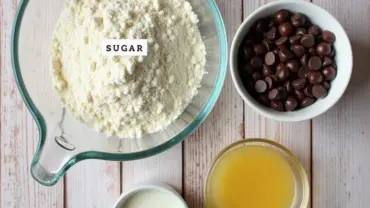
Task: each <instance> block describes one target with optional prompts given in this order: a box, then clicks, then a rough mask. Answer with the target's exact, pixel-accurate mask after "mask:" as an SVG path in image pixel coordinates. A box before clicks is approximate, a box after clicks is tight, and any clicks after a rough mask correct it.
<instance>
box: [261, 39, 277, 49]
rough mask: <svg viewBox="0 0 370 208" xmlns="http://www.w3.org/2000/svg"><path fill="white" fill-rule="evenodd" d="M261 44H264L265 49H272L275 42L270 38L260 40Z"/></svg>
mask: <svg viewBox="0 0 370 208" xmlns="http://www.w3.org/2000/svg"><path fill="white" fill-rule="evenodd" d="M262 44H263V45H264V46H265V48H266V49H267V51H272V50H273V49H274V48H275V43H274V42H273V41H271V40H267V39H265V40H263V41H262Z"/></svg>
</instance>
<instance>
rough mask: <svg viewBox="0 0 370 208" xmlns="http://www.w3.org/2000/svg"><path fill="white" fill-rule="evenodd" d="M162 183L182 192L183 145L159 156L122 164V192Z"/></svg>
mask: <svg viewBox="0 0 370 208" xmlns="http://www.w3.org/2000/svg"><path fill="white" fill-rule="evenodd" d="M145 182H162V183H166V184H168V185H170V186H172V187H173V188H175V189H176V190H177V191H178V192H179V193H181V192H182V144H179V145H177V146H175V147H173V148H172V149H170V150H167V151H165V152H163V153H161V154H159V155H156V156H153V157H150V158H145V159H141V160H136V161H127V162H122V191H123V192H125V191H128V190H130V189H131V188H133V187H134V186H135V185H137V184H142V183H145Z"/></svg>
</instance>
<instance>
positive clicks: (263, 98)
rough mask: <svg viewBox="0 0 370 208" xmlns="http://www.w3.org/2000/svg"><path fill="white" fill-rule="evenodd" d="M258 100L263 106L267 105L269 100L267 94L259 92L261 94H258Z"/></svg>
mask: <svg viewBox="0 0 370 208" xmlns="http://www.w3.org/2000/svg"><path fill="white" fill-rule="evenodd" d="M258 101H260V103H262V104H263V105H265V106H269V105H270V100H269V98H268V96H267V94H261V95H259V96H258Z"/></svg>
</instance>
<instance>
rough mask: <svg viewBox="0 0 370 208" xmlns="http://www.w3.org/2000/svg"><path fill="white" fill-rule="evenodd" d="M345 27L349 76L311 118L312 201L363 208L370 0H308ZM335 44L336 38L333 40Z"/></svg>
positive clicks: (368, 147)
mask: <svg viewBox="0 0 370 208" xmlns="http://www.w3.org/2000/svg"><path fill="white" fill-rule="evenodd" d="M314 3H316V4H318V5H320V6H322V7H323V8H325V9H327V10H328V11H329V12H330V13H332V14H333V15H334V16H335V17H336V18H337V19H338V20H339V21H340V22H341V23H342V25H343V26H344V28H345V30H346V31H347V33H348V35H349V37H350V39H351V42H352V47H353V52H354V68H353V70H354V71H353V73H354V74H353V77H352V80H351V83H350V85H349V88H348V90H347V92H346V93H345V95H344V97H343V98H342V99H341V100H340V102H339V103H338V104H337V105H336V106H335V107H334V108H333V109H332V110H330V111H329V112H327V113H326V114H324V115H322V116H320V117H318V118H316V119H314V120H313V181H314V184H313V193H314V196H313V202H314V203H313V205H314V207H315V208H320V207H328V208H367V207H369V204H370V197H369V196H370V180H369V175H370V165H369V158H370V129H369V123H370V111H369V106H370V105H369V103H370V80H369V77H370V71H369V67H370V59H369V57H370V39H369V37H370V2H369V1H367V0H353V1H347V0H314ZM339 44H340V43H339Z"/></svg>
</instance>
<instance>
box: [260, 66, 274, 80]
mask: <svg viewBox="0 0 370 208" xmlns="http://www.w3.org/2000/svg"><path fill="white" fill-rule="evenodd" d="M262 74H263V76H265V77H267V76H270V75H272V74H274V70H273V69H272V68H271V67H270V66H268V65H266V64H264V65H263V69H262Z"/></svg>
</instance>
